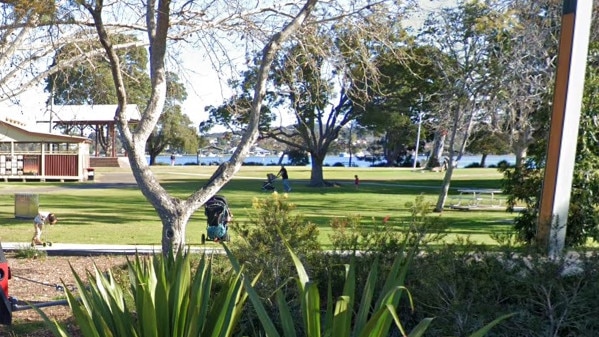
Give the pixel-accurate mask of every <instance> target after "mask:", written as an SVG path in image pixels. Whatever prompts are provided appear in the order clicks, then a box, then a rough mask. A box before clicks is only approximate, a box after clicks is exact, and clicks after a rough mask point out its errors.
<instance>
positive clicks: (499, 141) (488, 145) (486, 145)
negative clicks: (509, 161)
mask: <svg viewBox="0 0 599 337" xmlns="http://www.w3.org/2000/svg"><path fill="white" fill-rule="evenodd" d="M466 149H467V150H468V151H469V152H470V153H476V154H480V155H482V158H481V160H480V164H479V165H480V167H485V159H486V158H487V155H489V154H504V153H509V152H510V146H509V141H508V139H507V136H506V135H505V134H502V133H499V132H493V131H490V130H488V129H480V130H478V131H476V132H474V133H472V136H471V137H470V142H469V143H468V146H467V147H466Z"/></svg>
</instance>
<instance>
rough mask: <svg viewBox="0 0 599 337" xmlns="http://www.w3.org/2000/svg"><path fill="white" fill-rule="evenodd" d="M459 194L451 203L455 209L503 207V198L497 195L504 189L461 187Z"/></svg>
mask: <svg viewBox="0 0 599 337" xmlns="http://www.w3.org/2000/svg"><path fill="white" fill-rule="evenodd" d="M458 192H459V194H458V195H457V196H456V197H455V198H454V199H453V201H454V202H453V203H452V204H451V207H452V208H455V209H470V208H480V207H501V204H502V202H503V200H502V199H501V198H498V197H497V195H498V194H501V193H502V191H501V190H499V189H490V188H460V189H458Z"/></svg>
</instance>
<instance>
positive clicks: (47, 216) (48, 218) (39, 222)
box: [31, 212, 58, 245]
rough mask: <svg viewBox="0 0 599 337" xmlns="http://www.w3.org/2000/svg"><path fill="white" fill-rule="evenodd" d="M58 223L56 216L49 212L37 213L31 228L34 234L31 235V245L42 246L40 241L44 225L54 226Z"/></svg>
mask: <svg viewBox="0 0 599 337" xmlns="http://www.w3.org/2000/svg"><path fill="white" fill-rule="evenodd" d="M57 221H58V218H56V215H54V213H50V212H38V213H37V215H36V216H35V218H33V228H34V229H35V232H34V234H33V238H31V244H32V245H43V244H44V242H43V241H42V230H43V228H44V225H46V224H50V225H54V224H55V223H56V222H57Z"/></svg>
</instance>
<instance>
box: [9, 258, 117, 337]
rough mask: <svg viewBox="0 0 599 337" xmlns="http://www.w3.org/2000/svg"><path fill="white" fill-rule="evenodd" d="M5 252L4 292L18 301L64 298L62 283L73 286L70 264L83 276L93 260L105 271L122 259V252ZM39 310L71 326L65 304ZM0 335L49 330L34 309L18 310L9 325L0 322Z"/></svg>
mask: <svg viewBox="0 0 599 337" xmlns="http://www.w3.org/2000/svg"><path fill="white" fill-rule="evenodd" d="M5 255H6V258H7V260H8V265H9V267H10V271H11V279H10V280H9V281H8V286H9V288H8V295H9V296H10V297H12V298H15V299H17V300H18V301H19V303H22V302H25V301H26V302H30V303H35V302H41V303H46V302H52V301H60V300H63V299H65V298H66V297H65V296H64V292H63V287H62V285H63V283H64V284H65V285H66V286H67V287H69V288H70V289H74V290H75V279H74V277H73V273H72V271H71V267H70V266H71V265H72V266H73V268H74V269H75V270H76V272H77V274H78V275H79V276H80V277H82V278H83V279H86V276H85V271H86V270H89V271H93V270H94V269H93V268H94V264H95V265H97V266H98V268H99V269H100V270H102V271H105V270H107V269H110V268H112V267H118V266H122V265H124V264H125V263H126V257H125V256H88V257H83V256H47V257H41V258H31V259H17V258H15V257H14V256H12V255H11V254H10V253H7V254H5ZM75 291H76V290H75ZM43 311H44V312H45V313H46V314H47V315H48V316H49V317H50V318H51V319H54V320H57V321H58V322H64V323H65V324H66V325H67V326H72V324H69V323H70V322H72V314H71V310H70V308H69V306H68V305H57V306H51V307H46V308H44V309H43ZM0 336H11V337H12V336H14V337H45V336H52V334H51V333H50V332H49V330H48V329H47V328H46V327H45V326H44V324H43V320H42V318H41V317H40V315H39V314H38V313H37V312H36V311H34V310H22V311H15V312H13V313H12V325H10V326H3V325H0ZM71 336H77V332H76V329H75V328H73V330H71Z"/></svg>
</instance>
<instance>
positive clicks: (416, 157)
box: [414, 112, 422, 170]
mask: <svg viewBox="0 0 599 337" xmlns="http://www.w3.org/2000/svg"><path fill="white" fill-rule="evenodd" d="M421 126H422V112H419V113H418V134H417V136H416V150H415V151H414V170H415V169H416V162H417V161H418V147H419V146H420V127H421Z"/></svg>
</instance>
